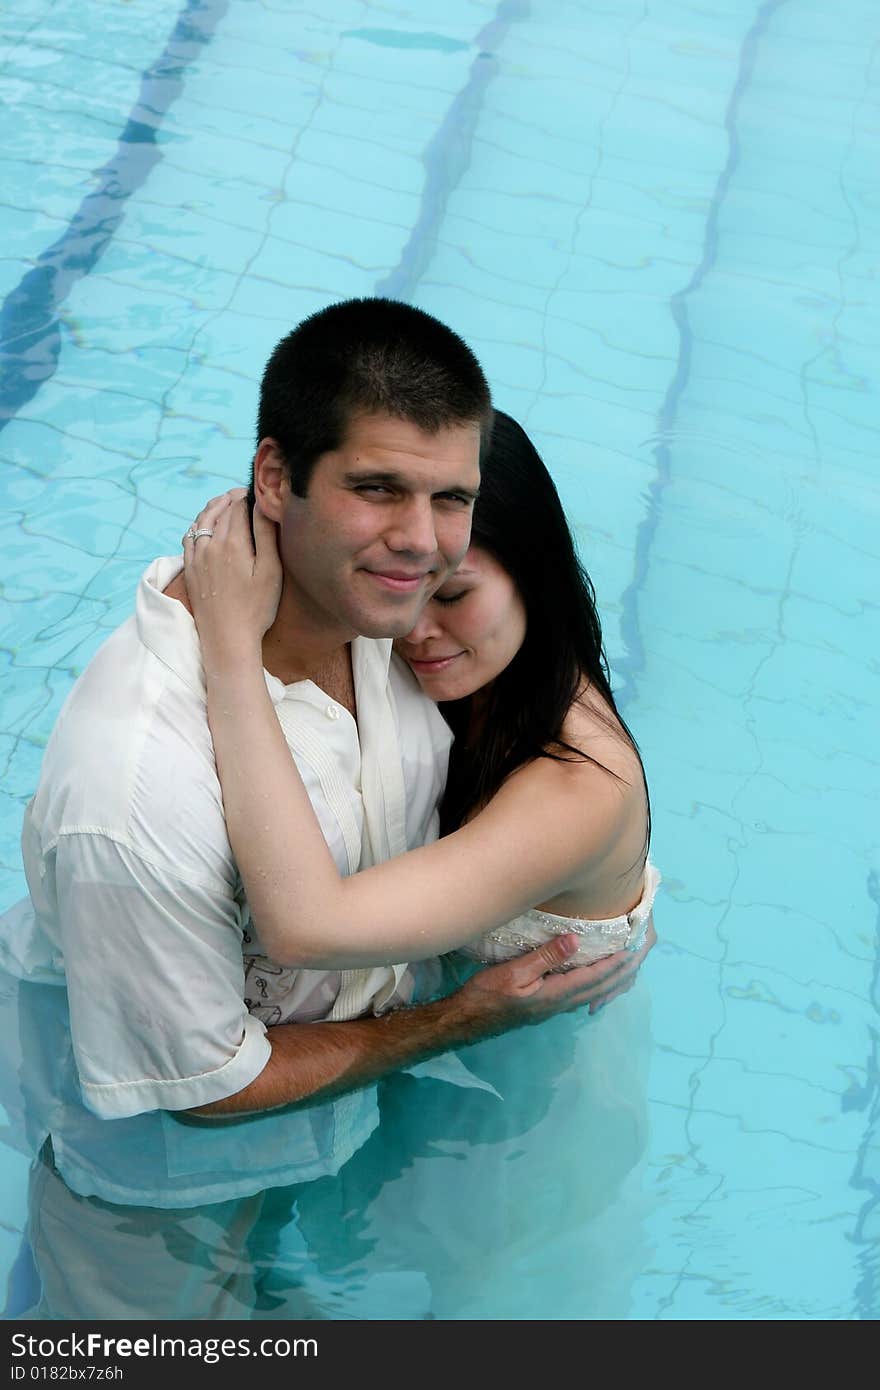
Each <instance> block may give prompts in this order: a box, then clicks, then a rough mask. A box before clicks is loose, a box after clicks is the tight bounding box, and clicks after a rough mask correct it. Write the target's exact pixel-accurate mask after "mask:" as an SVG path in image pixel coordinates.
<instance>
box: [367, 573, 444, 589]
mask: <svg viewBox="0 0 880 1390" xmlns="http://www.w3.org/2000/svg"><path fill="white" fill-rule="evenodd" d="M365 573H366V574H368V575H369V576H370V578H371V579H375V581H376V583H377V584H381V585H382V586H383V588H386V589H390V590H391V592H392V593H395V594H412V593H415V591H416V590H417V589H420V588H421V587H422V585H423V584H424V582H425V580H426V579H428V578H429V577H430V575H431V573H432V571H430V570H428V571H423V572H422V573H420V574H407V572H406V571H405V570H381V571H380V570H365Z"/></svg>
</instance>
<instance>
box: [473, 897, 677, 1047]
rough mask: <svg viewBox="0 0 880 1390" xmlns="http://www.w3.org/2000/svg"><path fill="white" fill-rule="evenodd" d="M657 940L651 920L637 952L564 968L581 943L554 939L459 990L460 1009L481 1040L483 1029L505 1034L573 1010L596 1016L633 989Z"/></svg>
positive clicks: (570, 938)
mask: <svg viewBox="0 0 880 1390" xmlns="http://www.w3.org/2000/svg"><path fill="white" fill-rule="evenodd" d="M656 940H657V933H656V932H655V930H654V918H653V916H651V917H650V918H649V919H648V927H647V932H646V934H645V940H644V943H643V945H642V946H641V947H640V949H639V950H638V951H635V952H633V951H617V952H616V953H615V954H614V955H613V956H604V957H603V958H602V960H598V961H596V962H595V963H594V964H593V965H580V966H576V967H574V968H573V969H566V966H565V962H566V960H567V959H568V957H569V956H571V955H572V954H573V953H574V952H575V951H576V950H577V949H578V946H579V945H580V940H579V938H578V937H577V936H575V935H573V934H571V933H570V934H568V935H566V936H556V937H553V938H552V940H550V941H548V942H546V944H545V945H543V946H539V947H538V949H537V950H535V951H529V952H528V954H527V955H524V956H517V958H516V959H515V960H510V961H505V962H504V963H503V964H502V965H492V966H489V967H487V969H485V970H480V971H479V972H478V973H477V974H476V975H473V976H472V977H471V978H470V979H469V980H468V981H467V983H466V984H465V985H463V986H462V987H461V989H460V990H459V991H458V1000H459V1004H460V1006H461V1007H462V1008H463V1009H465V1010H466V1011H468V1012H469V1013H470V1014H471V1017H472V1019H473V1023H474V1025H475V1029H476V1030H477V1032H478V1034H479V1036H487V1033H486V1032H483V1031H482V1028H481V1025H488V1031H491V1032H498V1033H502V1032H505V1031H506V1030H507V1029H509V1028H516V1027H518V1026H520V1025H522V1024H532V1023H542V1022H543V1021H544V1019H547V1018H551V1017H552V1016H553V1015H554V1014H558V1013H568V1012H570V1011H571V1010H573V1009H580V1008H585V1007H586V1008H588V1009H589V1011H590V1013H591V1014H594V1013H597V1012H598V1011H599V1009H602V1008H604V1007H605V1005H606V1004H610V1003H611V1000H612V999H616V998H617V997H618V995H620V994H625V993H626V991H627V990H629V989H632V987H633V985H634V984H635V982H636V977H637V975H638V972H639V968H640V966H641V964H642V961H643V960H644V959H645V956H646V955H647V954H648V952H649V951H650V950H651V949H652V948H653V946H654V944H655V942H656ZM493 1018H494V1024H493V1022H492V1020H493Z"/></svg>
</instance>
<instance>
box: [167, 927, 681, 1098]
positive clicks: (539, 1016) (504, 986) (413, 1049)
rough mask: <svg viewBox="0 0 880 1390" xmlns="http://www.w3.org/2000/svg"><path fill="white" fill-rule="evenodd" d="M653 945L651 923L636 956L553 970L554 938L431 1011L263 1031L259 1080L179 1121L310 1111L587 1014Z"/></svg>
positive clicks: (570, 947)
mask: <svg viewBox="0 0 880 1390" xmlns="http://www.w3.org/2000/svg"><path fill="white" fill-rule="evenodd" d="M656 939H657V938H656V936H655V934H654V928H653V923H651V924H650V925H649V929H648V934H647V937H646V939H645V944H644V945H643V946H642V948H641V950H640V951H638V952H637V953H632V952H629V951H619V952H618V953H617V954H616V955H613V956H607V957H605V959H604V960H600V961H597V962H596V963H595V964H594V965H585V966H580V967H579V968H577V969H575V970H566V971H560V969H559V967H560V966H562V965H564V962H565V960H566V959H567V957H568V956H570V955H571V954H572V953H573V952H574V951H576V950H577V948H578V945H579V938H578V937H577V936H573V935H568V936H560V937H554V938H553V940H552V941H549V942H547V943H546V944H545V945H544V946H541V947H539V949H538V950H536V951H530V952H529V953H528V954H527V955H524V956H519V957H518V958H517V959H515V960H512V961H506V962H505V963H504V964H502V965H494V966H490V967H489V968H488V969H486V970H481V971H479V972H478V973H477V974H476V975H474V976H472V977H471V979H469V980H468V981H467V983H466V984H465V985H463V986H462V987H461V989H458V990H456V991H455V993H454V994H451V995H449V996H448V997H447V998H446V999H440V1000H437V1001H436V1002H434V1003H431V1004H420V1005H417V1006H416V1007H415V1008H410V1009H401V1010H399V1011H398V1012H396V1013H391V1014H386V1015H384V1016H383V1017H381V1018H363V1019H354V1020H352V1021H351V1022H347V1023H287V1024H281V1025H279V1026H278V1027H275V1028H270V1029H269V1032H268V1038H269V1041H270V1043H271V1046H272V1055H271V1057H270V1058H269V1061H268V1063H267V1064H266V1066H265V1067H264V1069H263V1071H261V1072H260V1074H259V1076H257V1077H256V1078H255V1079H254V1080H253V1081H252V1082H251V1083H250V1084H249V1085H248V1086H245V1087H244V1089H243V1090H241V1091H238V1092H236V1094H234V1095H231V1096H228V1097H225V1098H224V1099H223V1100H217V1101H214V1102H213V1103H211V1104H209V1105H204V1106H200V1107H197V1108H195V1109H193V1110H191V1111H189V1112H188V1113H190V1114H192V1115H197V1116H199V1117H202V1118H205V1119H213V1118H218V1119H222V1118H223V1117H224V1116H232V1115H243V1114H248V1113H256V1112H259V1111H262V1110H273V1109H278V1108H280V1107H282V1106H288V1105H294V1104H296V1103H297V1102H308V1103H309V1104H312V1103H313V1102H315V1101H320V1100H326V1099H328V1098H329V1097H331V1096H335V1095H340V1094H342V1093H343V1092H345V1091H352V1090H356V1089H357V1088H358V1087H360V1086H366V1085H368V1084H369V1083H370V1082H372V1081H376V1080H378V1078H379V1077H381V1076H385V1075H386V1074H387V1073H388V1072H392V1071H397V1070H398V1069H399V1068H401V1067H405V1066H409V1065H411V1064H412V1063H414V1062H418V1061H422V1060H423V1059H424V1058H426V1057H431V1056H434V1055H436V1054H437V1053H439V1052H446V1051H447V1050H448V1049H449V1048H454V1047H463V1046H466V1045H467V1044H469V1043H474V1042H478V1041H479V1040H480V1039H482V1038H488V1037H492V1036H494V1035H495V1034H498V1033H504V1032H507V1031H509V1030H510V1029H513V1028H519V1027H522V1026H524V1025H525V1024H532V1023H541V1022H543V1020H545V1019H547V1018H551V1017H552V1016H553V1015H554V1014H557V1013H566V1012H568V1011H569V1010H572V1009H578V1008H582V1007H589V1008H590V1010H591V1011H595V1010H596V1009H598V1008H601V1007H602V1006H603V1005H604V1004H606V1003H608V1002H609V1001H610V1000H611V999H612V998H615V997H616V996H617V995H618V994H622V993H624V992H625V991H626V990H627V989H629V988H630V987H631V986H632V985H633V984H634V982H635V977H636V973H637V971H638V969H639V966H640V965H641V963H642V961H643V960H644V958H645V956H646V955H647V953H648V951H649V950H650V949H651V947H652V946H653V944H654V942H655V941H656ZM548 972H552V973H548Z"/></svg>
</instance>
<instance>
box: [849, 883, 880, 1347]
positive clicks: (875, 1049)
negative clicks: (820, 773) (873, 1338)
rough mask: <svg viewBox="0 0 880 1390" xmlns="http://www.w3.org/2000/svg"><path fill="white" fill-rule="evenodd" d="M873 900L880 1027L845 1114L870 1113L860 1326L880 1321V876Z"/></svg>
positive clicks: (858, 1179)
mask: <svg viewBox="0 0 880 1390" xmlns="http://www.w3.org/2000/svg"><path fill="white" fill-rule="evenodd" d="M868 897H869V898H870V899H871V901H872V902H873V903H874V905H875V907H876V909H877V911H876V913H875V924H874V938H875V952H874V974H873V977H872V979H871V989H870V995H869V1001H870V1003H871V1006H872V1007H873V1009H874V1010H875V1012H876V1013H877V1015H878V1019H877V1024H876V1026H874V1027H871V1026H870V1025H869V1027H868V1035H869V1037H870V1042H871V1050H870V1053H869V1056H868V1061H867V1064H866V1068H865V1071H866V1076H865V1084H864V1087H860V1088H857V1089H856V1090H855V1091H853V1092H852V1093H850V1092H847V1093H845V1094H844V1096H843V1100H842V1106H843V1109H844V1110H852V1109H859V1110H867V1112H868V1115H867V1123H866V1125H865V1134H864V1138H863V1139H862V1142H861V1144H860V1145H859V1148H858V1152H857V1154H856V1165H855V1170H854V1172H853V1175H852V1178H851V1179H850V1182H851V1185H852V1186H853V1187H854V1188H856V1189H857V1190H859V1191H862V1192H864V1193H865V1194H866V1196H865V1200H864V1202H863V1203H862V1207H861V1210H860V1211H859V1214H858V1217H857V1219H856V1227H855V1230H854V1231H853V1233H852V1236H851V1237H850V1239H851V1240H852V1241H853V1243H854V1244H855V1245H856V1246H857V1248H858V1255H857V1257H856V1258H857V1263H858V1266H859V1276H860V1277H859V1280H858V1283H857V1284H856V1288H855V1303H856V1308H857V1309H858V1314H859V1321H862V1322H873V1321H874V1320H875V1319H876V1318H877V1317H878V1316H880V1240H878V1238H877V1236H876V1234H874V1235H872V1234H871V1230H872V1229H873V1230H875V1231H876V1227H877V1221H878V1218H880V876H878V875H877V874H876V873H872V874H870V875H869V877H868Z"/></svg>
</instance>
